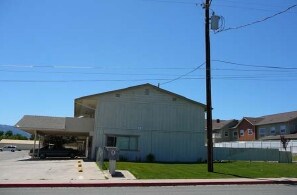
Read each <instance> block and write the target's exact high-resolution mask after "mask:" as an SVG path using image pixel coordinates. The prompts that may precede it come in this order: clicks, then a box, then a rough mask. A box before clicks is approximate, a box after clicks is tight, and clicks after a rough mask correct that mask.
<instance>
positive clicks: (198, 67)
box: [160, 62, 205, 85]
mask: <svg viewBox="0 0 297 195" xmlns="http://www.w3.org/2000/svg"><path fill="white" fill-rule="evenodd" d="M204 64H205V62H203V63H202V64H200V65H199V66H197V67H196V68H194V69H193V70H191V71H190V72H187V73H186V74H183V75H181V76H179V77H177V78H175V79H172V80H170V81H167V82H164V83H161V84H160V85H165V84H168V83H171V82H173V81H176V80H179V79H181V78H183V77H185V76H187V75H189V74H191V73H193V72H195V71H196V70H198V69H200V68H201V67H202V66H203V65H204Z"/></svg>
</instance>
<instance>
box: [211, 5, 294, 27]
mask: <svg viewBox="0 0 297 195" xmlns="http://www.w3.org/2000/svg"><path fill="white" fill-rule="evenodd" d="M296 6H297V4H295V5H292V6H290V7H288V8H287V9H285V10H283V11H280V12H278V13H275V14H273V15H271V16H268V17H265V18H263V19H260V20H256V21H254V22H251V23H248V24H244V25H240V26H237V27H229V28H226V29H221V30H218V31H216V33H220V32H224V31H229V30H238V29H241V28H245V27H248V26H251V25H254V24H257V23H261V22H264V21H266V20H269V19H271V18H273V17H276V16H278V15H280V14H283V13H285V12H287V11H289V10H291V9H293V8H295V7H296Z"/></svg>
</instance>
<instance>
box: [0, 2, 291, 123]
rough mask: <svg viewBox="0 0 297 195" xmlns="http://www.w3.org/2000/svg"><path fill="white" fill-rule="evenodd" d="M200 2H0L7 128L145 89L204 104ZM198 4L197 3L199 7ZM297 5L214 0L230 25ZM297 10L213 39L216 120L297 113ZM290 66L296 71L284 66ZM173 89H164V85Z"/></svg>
mask: <svg viewBox="0 0 297 195" xmlns="http://www.w3.org/2000/svg"><path fill="white" fill-rule="evenodd" d="M202 2H203V1H202V0H196V1H195V0H172V1H171V0H168V1H167V0H166V1H162V0H160V1H159V0H156V1H155V0H152V1H150V0H84V1H82V0H80V1H78V0H71V1H70V0H13V1H12V0H1V1H0V95H1V99H0V100H1V101H0V108H1V109H0V124H8V125H14V124H15V123H16V122H17V121H18V120H19V119H20V118H21V117H22V116H23V115H26V114H30V115H49V116H73V106H74V104H73V102H74V99H75V98H77V97H81V96H85V95H90V94H94V93H100V92H105V91H110V90H115V89H120V88H124V87H129V86H132V85H138V84H143V83H151V84H154V85H157V84H158V83H160V84H161V88H163V89H166V90H170V91H172V92H174V93H178V94H180V95H183V96H186V97H188V98H190V99H193V100H195V101H198V102H201V103H205V102H206V100H205V99H206V98H205V79H204V78H205V69H204V66H202V67H201V69H198V70H197V71H195V72H193V73H191V74H189V75H187V76H185V77H183V78H182V79H179V80H176V81H173V82H169V83H166V82H168V81H171V80H172V79H174V78H177V77H179V76H180V75H184V74H186V73H188V72H190V71H192V70H193V69H194V68H195V67H197V66H199V65H200V64H202V63H203V62H204V61H205V43H204V10H203V9H202V8H201V6H200V4H201V3H202ZM196 4H197V5H196ZM295 4H297V1H296V0H265V1H258V0H249V1H246V0H213V1H212V7H211V9H212V10H213V11H215V12H216V14H217V15H220V16H223V17H224V20H225V29H226V28H228V27H236V26H240V25H244V24H247V23H250V22H254V21H257V20H260V19H263V18H265V17H267V16H271V15H273V14H275V13H277V12H280V11H282V10H285V9H286V8H288V7H290V6H292V5H295ZM296 24H297V7H294V8H293V9H291V10H289V11H287V12H285V13H283V14H280V15H278V16H276V17H273V18H271V19H269V20H266V21H264V22H260V23H257V24H254V25H251V26H248V27H246V28H240V29H237V30H230V31H224V32H220V33H213V32H212V33H211V57H212V59H213V60H222V61H228V62H234V63H238V64H245V65H256V66H277V67H280V68H265V67H262V68H260V67H251V66H242V65H238V64H237V65H235V64H230V63H222V62H218V61H212V68H213V71H212V75H213V80H212V94H213V107H214V110H213V118H214V119H216V118H220V119H231V118H236V119H240V118H242V117H243V116H255V117H256V116H261V115H267V114H274V113H279V112H287V111H293V110H297V104H296V103H297V93H296V91H297V85H296V73H297V63H296V62H297V51H296V44H297V38H296V30H297V25H296ZM283 68H291V69H283ZM163 83H166V84H163Z"/></svg>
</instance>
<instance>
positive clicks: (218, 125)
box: [205, 119, 237, 130]
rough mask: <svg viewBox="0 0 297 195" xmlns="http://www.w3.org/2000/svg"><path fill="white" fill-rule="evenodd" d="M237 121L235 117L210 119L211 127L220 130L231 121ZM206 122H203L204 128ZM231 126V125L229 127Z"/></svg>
mask: <svg viewBox="0 0 297 195" xmlns="http://www.w3.org/2000/svg"><path fill="white" fill-rule="evenodd" d="M234 122H237V120H235V119H231V120H212V129H213V130H220V129H222V128H224V127H226V126H229V125H231V124H232V123H234ZM206 125H207V122H205V128H206ZM229 128H231V127H229Z"/></svg>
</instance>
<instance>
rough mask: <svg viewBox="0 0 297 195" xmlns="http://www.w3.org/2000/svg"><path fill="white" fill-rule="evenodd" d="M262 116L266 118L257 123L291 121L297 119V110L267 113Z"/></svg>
mask: <svg viewBox="0 0 297 195" xmlns="http://www.w3.org/2000/svg"><path fill="white" fill-rule="evenodd" d="M262 117H263V118H264V119H263V120H261V121H259V122H258V123H257V124H256V125H267V124H274V123H284V122H289V121H291V120H294V119H297V111H293V112H284V113H279V114H272V115H266V116H262Z"/></svg>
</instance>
